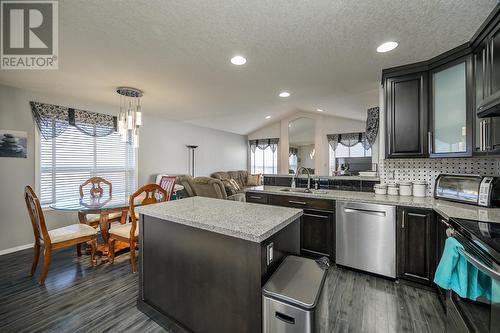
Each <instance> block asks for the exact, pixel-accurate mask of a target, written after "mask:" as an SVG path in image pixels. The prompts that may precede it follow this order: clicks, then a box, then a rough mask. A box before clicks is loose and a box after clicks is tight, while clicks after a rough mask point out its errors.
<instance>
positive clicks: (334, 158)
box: [328, 142, 372, 174]
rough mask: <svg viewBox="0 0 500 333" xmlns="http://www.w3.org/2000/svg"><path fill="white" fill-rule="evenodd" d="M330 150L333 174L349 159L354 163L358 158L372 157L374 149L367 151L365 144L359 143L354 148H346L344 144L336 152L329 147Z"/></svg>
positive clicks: (339, 145) (338, 146)
mask: <svg viewBox="0 0 500 333" xmlns="http://www.w3.org/2000/svg"><path fill="white" fill-rule="evenodd" d="M328 146H329V148H330V172H331V173H332V174H333V172H334V171H335V170H338V169H339V168H340V165H341V164H342V163H341V161H344V160H346V159H347V158H349V159H350V160H351V161H352V158H353V157H354V158H356V157H371V156H372V149H371V148H369V149H367V150H365V148H364V147H363V144H362V143H361V142H358V143H357V144H355V145H354V146H352V147H346V146H344V145H343V144H338V145H337V148H336V149H335V150H333V149H332V146H330V145H328Z"/></svg>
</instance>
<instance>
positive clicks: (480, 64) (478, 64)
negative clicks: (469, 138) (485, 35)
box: [473, 44, 486, 152]
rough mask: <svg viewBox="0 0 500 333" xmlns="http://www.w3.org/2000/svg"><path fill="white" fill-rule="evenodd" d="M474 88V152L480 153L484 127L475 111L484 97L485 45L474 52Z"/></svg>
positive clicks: (482, 144)
mask: <svg viewBox="0 0 500 333" xmlns="http://www.w3.org/2000/svg"><path fill="white" fill-rule="evenodd" d="M473 57H474V59H473V62H474V86H475V95H474V100H475V103H474V104H475V105H474V119H475V129H474V132H475V133H474V151H476V152H481V151H482V150H483V146H484V142H483V140H484V137H483V133H482V131H483V129H482V126H484V125H483V124H482V123H481V122H482V121H483V119H480V118H478V117H477V115H476V109H477V107H478V106H479V104H480V103H481V102H482V101H483V99H484V98H485V97H486V44H483V45H482V46H481V47H480V48H479V49H477V50H476V51H475V52H474V56H473Z"/></svg>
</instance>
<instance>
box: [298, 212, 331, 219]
mask: <svg viewBox="0 0 500 333" xmlns="http://www.w3.org/2000/svg"><path fill="white" fill-rule="evenodd" d="M304 216H309V217H317V218H320V219H328V216H325V215H318V214H308V213H307V214H305V213H304Z"/></svg>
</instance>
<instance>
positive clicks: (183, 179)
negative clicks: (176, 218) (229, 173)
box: [176, 175, 245, 201]
mask: <svg viewBox="0 0 500 333" xmlns="http://www.w3.org/2000/svg"><path fill="white" fill-rule="evenodd" d="M176 183H177V184H180V185H182V186H184V190H182V191H181V193H180V198H186V197H194V196H200V197H207V198H215V199H224V200H226V199H227V200H234V201H245V195H244V193H235V194H232V195H227V193H226V190H225V188H224V184H223V183H222V181H221V180H219V179H216V178H212V177H191V176H189V175H183V176H178V177H177V180H176Z"/></svg>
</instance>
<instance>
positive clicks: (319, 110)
mask: <svg viewBox="0 0 500 333" xmlns="http://www.w3.org/2000/svg"><path fill="white" fill-rule="evenodd" d="M316 111H318V112H323V111H324V110H323V109H316Z"/></svg>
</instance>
